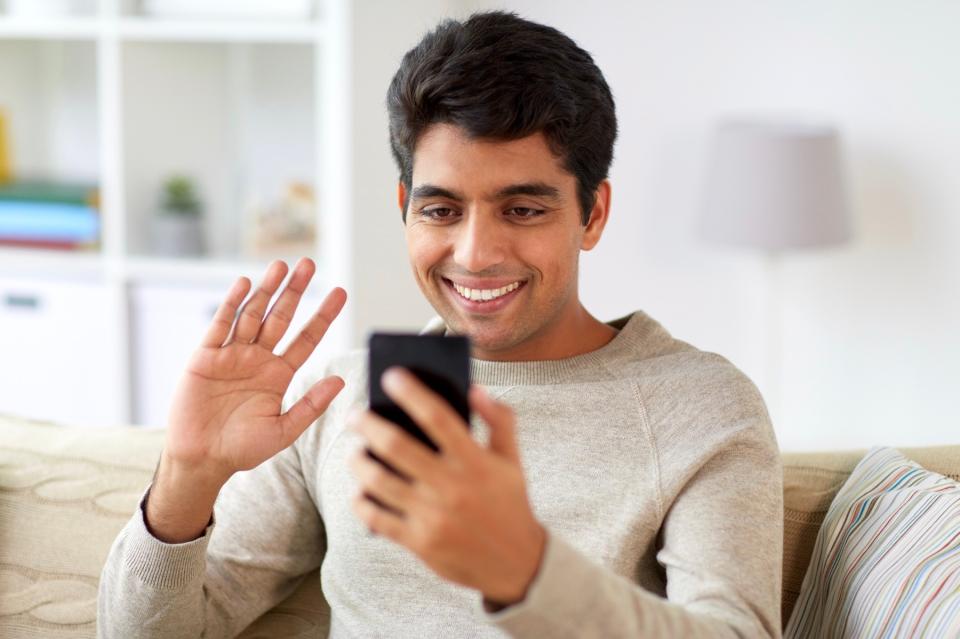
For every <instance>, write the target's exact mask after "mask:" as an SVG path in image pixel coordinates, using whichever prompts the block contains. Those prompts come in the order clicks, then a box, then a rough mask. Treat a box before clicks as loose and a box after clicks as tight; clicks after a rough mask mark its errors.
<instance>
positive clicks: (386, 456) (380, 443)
mask: <svg viewBox="0 0 960 639" xmlns="http://www.w3.org/2000/svg"><path fill="white" fill-rule="evenodd" d="M347 425H348V426H349V427H350V428H351V429H353V430H354V431H356V432H357V433H359V434H360V435H361V436H363V438H364V439H366V440H367V444H368V445H369V447H370V450H372V451H373V452H374V454H376V455H377V456H378V457H380V458H381V459H383V460H384V461H385V462H387V463H388V464H390V465H391V466H392V467H393V468H396V469H397V470H398V471H400V473H402V474H403V475H405V476H407V477H409V478H410V479H411V480H413V481H416V482H422V483H423V484H424V485H425V486H426V487H433V486H434V485H435V483H436V481H437V477H438V476H440V474H441V469H440V461H439V460H438V459H437V456H436V455H435V454H434V453H433V451H431V450H430V449H429V448H427V447H426V446H424V445H423V444H422V443H420V442H419V441H417V440H416V439H414V437H413V436H412V435H411V434H410V433H408V432H406V431H405V430H403V429H402V428H400V427H399V426H397V425H396V424H394V423H393V422H391V421H390V420H388V419H384V418H383V417H381V416H380V415H377V414H376V413H374V412H373V411H370V410H363V411H356V412H353V413H351V414H350V415H349V416H348V417H347Z"/></svg>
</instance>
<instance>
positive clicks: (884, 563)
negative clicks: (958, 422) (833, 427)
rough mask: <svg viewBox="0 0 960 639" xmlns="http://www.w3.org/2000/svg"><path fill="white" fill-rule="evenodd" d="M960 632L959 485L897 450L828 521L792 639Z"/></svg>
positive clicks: (851, 487)
mask: <svg viewBox="0 0 960 639" xmlns="http://www.w3.org/2000/svg"><path fill="white" fill-rule="evenodd" d="M920 635H922V636H937V637H942V636H960V483H958V482H957V481H955V480H953V479H951V478H949V477H945V476H944V475H941V474H939V473H936V472H932V471H930V470H927V469H924V468H923V467H922V466H920V465H919V464H918V463H916V462H914V461H911V460H909V459H907V458H906V457H904V456H903V455H902V454H901V453H900V452H899V451H896V450H894V449H891V448H873V449H871V450H870V451H869V452H868V453H867V454H866V455H865V456H864V457H863V459H862V460H861V461H860V462H859V463H858V464H857V465H856V467H855V468H854V469H853V472H852V473H851V474H850V477H849V478H848V479H847V481H846V482H845V483H844V484H843V486H842V487H841V488H840V491H839V492H838V493H837V495H836V497H835V498H834V499H833V501H832V503H831V504H830V507H829V509H828V510H827V514H826V516H825V517H824V519H823V524H822V526H821V528H820V532H819V533H818V534H817V538H816V542H815V544H814V547H813V551H812V556H811V560H810V565H809V567H808V569H807V574H806V576H805V578H804V580H803V585H802V587H801V589H800V596H799V598H798V599H797V602H796V607H795V608H794V611H793V614H792V616H791V617H790V619H789V621H788V623H787V627H786V630H785V632H784V636H785V637H787V638H790V637H814V636H816V637H879V636H897V637H900V636H920Z"/></svg>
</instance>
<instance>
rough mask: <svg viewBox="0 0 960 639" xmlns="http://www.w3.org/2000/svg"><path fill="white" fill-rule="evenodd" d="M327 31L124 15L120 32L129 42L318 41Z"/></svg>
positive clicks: (304, 25)
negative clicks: (126, 16) (128, 16)
mask: <svg viewBox="0 0 960 639" xmlns="http://www.w3.org/2000/svg"><path fill="white" fill-rule="evenodd" d="M322 33H323V25H322V24H320V23H317V22H312V21H311V22H290V21H286V22H283V21H268V22H256V21H251V20H229V21H224V20H216V21H211V20H204V21H196V22H190V21H186V20H169V19H159V18H145V17H136V18H122V19H121V20H120V21H119V23H118V35H119V37H120V39H121V40H125V41H141V42H142V41H160V42H276V43H285V42H290V43H295V42H314V41H316V40H317V39H318V38H319V37H321V35H322Z"/></svg>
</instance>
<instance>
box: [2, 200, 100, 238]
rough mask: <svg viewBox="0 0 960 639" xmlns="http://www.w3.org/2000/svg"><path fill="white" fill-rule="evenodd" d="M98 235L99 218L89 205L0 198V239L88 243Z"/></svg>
mask: <svg viewBox="0 0 960 639" xmlns="http://www.w3.org/2000/svg"><path fill="white" fill-rule="evenodd" d="M99 234H100V217H99V215H98V213H97V211H96V209H94V208H91V207H89V206H84V205H79V204H59V203H56V202H3V201H0V238H7V239H14V240H51V241H58V242H91V241H95V240H96V239H97V238H98V236H99Z"/></svg>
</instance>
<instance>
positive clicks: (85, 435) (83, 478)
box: [0, 415, 329, 639]
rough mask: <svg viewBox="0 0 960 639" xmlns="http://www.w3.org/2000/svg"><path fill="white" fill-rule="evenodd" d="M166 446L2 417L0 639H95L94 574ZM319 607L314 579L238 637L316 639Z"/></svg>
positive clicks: (149, 436) (121, 432)
mask: <svg viewBox="0 0 960 639" xmlns="http://www.w3.org/2000/svg"><path fill="white" fill-rule="evenodd" d="M163 440H164V431H163V430H162V429H147V428H134V427H129V426H123V427H112V428H103V429H90V428H75V427H69V428H68V427H64V426H58V425H56V424H50V423H46V422H38V421H31V420H27V419H22V418H17V417H13V416H9V415H0V637H24V638H29V637H37V638H39V637H43V638H44V639H62V638H67V637H69V638H74V637H91V638H92V637H95V636H96V614H97V587H98V584H99V581H100V572H101V570H102V568H103V564H104V562H105V561H106V558H107V554H108V553H109V552H110V547H111V545H112V544H113V540H114V539H115V538H116V536H117V534H118V533H119V532H120V529H121V528H123V526H124V524H125V523H126V522H127V520H128V519H129V518H130V517H131V516H132V515H133V513H134V512H135V511H136V507H137V503H138V502H139V500H140V497H141V496H142V494H143V491H144V489H145V488H146V486H147V484H148V483H149V482H150V479H151V478H152V477H153V472H154V469H155V468H156V465H157V460H158V459H159V456H160V451H161V449H162V447H163ZM322 602H323V599H322V596H321V591H320V581H319V576H318V572H317V571H314V572H313V573H311V574H310V575H308V576H307V577H306V578H305V580H304V582H303V583H302V584H301V585H300V587H299V588H298V589H297V590H296V591H295V592H294V593H293V594H292V595H290V597H288V598H287V599H286V600H285V601H283V602H281V603H280V604H278V605H277V606H276V607H274V608H273V609H272V610H270V611H268V612H267V613H266V614H264V615H263V616H262V617H260V619H258V620H257V621H255V622H254V623H253V625H251V626H250V627H249V628H247V630H245V631H244V632H243V633H242V634H241V635H240V636H241V637H242V638H244V639H252V638H253V637H285V638H290V639H292V638H295V637H297V638H299V637H304V638H305V637H316V636H319V631H318V628H323V627H326V624H327V623H328V622H327V621H325V619H324V618H323V617H324V616H325V615H327V614H329V613H328V612H327V611H326V610H325V609H324V608H323V605H322Z"/></svg>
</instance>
